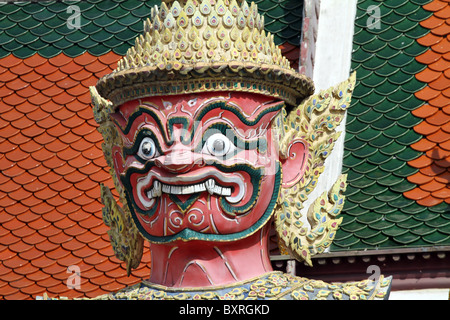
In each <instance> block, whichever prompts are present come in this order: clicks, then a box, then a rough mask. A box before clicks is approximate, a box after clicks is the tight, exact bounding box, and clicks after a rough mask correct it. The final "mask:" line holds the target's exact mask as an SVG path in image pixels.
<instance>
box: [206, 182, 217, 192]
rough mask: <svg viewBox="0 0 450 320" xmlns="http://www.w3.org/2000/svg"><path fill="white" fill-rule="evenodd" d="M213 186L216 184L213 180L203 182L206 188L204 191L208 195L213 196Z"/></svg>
mask: <svg viewBox="0 0 450 320" xmlns="http://www.w3.org/2000/svg"><path fill="white" fill-rule="evenodd" d="M215 185H216V182H215V181H214V179H208V180H207V181H206V182H205V186H206V189H207V190H208V192H209V194H213V193H214V187H215Z"/></svg>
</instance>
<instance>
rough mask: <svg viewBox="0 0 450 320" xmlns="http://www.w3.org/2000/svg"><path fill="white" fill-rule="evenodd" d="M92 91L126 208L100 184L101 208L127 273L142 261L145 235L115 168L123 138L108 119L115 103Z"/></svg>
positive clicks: (96, 116)
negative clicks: (114, 158)
mask: <svg viewBox="0 0 450 320" xmlns="http://www.w3.org/2000/svg"><path fill="white" fill-rule="evenodd" d="M90 91H91V98H92V104H93V107H94V119H95V120H96V122H97V123H99V124H100V126H99V128H98V131H99V132H100V133H101V134H102V136H103V140H104V142H103V144H102V150H103V154H104V156H105V159H106V162H107V164H108V166H109V167H110V175H111V176H112V178H113V181H114V185H115V188H116V190H117V191H118V193H119V201H120V202H121V203H123V204H124V205H125V206H124V207H123V208H122V207H120V206H119V204H118V203H117V202H116V199H115V198H114V196H113V195H112V193H111V190H110V189H109V188H108V187H106V186H105V185H103V184H101V185H100V187H101V188H100V189H101V199H102V203H103V205H104V207H103V210H102V214H103V221H104V222H105V224H106V225H107V226H108V227H110V230H109V231H108V235H109V238H110V242H111V245H112V247H113V250H114V254H115V256H116V257H117V259H119V260H121V261H124V262H125V263H126V267H127V274H128V275H130V272H131V269H135V268H137V267H138V266H139V263H140V262H141V258H142V254H143V248H144V246H143V245H144V238H143V237H142V236H141V235H140V233H139V231H138V229H137V228H136V226H135V224H134V223H133V222H132V217H131V213H130V211H129V209H128V206H127V205H126V199H125V195H124V191H123V188H122V186H121V185H120V183H119V181H118V179H117V176H116V175H115V172H114V169H113V168H114V167H113V166H114V163H113V161H112V147H113V146H114V145H116V146H121V145H122V139H121V138H120V136H119V134H118V132H117V128H116V127H115V125H114V124H113V122H112V121H111V120H110V118H109V114H110V113H111V112H112V104H111V102H109V101H107V100H106V99H104V98H102V97H100V96H99V95H98V93H97V90H96V89H95V87H90Z"/></svg>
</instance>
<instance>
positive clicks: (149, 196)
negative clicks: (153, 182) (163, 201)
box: [147, 189, 153, 199]
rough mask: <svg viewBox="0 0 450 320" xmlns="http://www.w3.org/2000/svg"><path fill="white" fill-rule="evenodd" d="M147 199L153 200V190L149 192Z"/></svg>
mask: <svg viewBox="0 0 450 320" xmlns="http://www.w3.org/2000/svg"><path fill="white" fill-rule="evenodd" d="M147 197H148V198H149V199H152V198H153V189H152V190H148V192H147Z"/></svg>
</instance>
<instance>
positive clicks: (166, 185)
mask: <svg viewBox="0 0 450 320" xmlns="http://www.w3.org/2000/svg"><path fill="white" fill-rule="evenodd" d="M162 192H164V193H170V186H169V185H168V184H163V185H162Z"/></svg>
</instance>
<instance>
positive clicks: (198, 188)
mask: <svg viewBox="0 0 450 320" xmlns="http://www.w3.org/2000/svg"><path fill="white" fill-rule="evenodd" d="M205 190H206V187H205V184H204V183H199V184H196V185H194V192H203V191H205Z"/></svg>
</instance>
